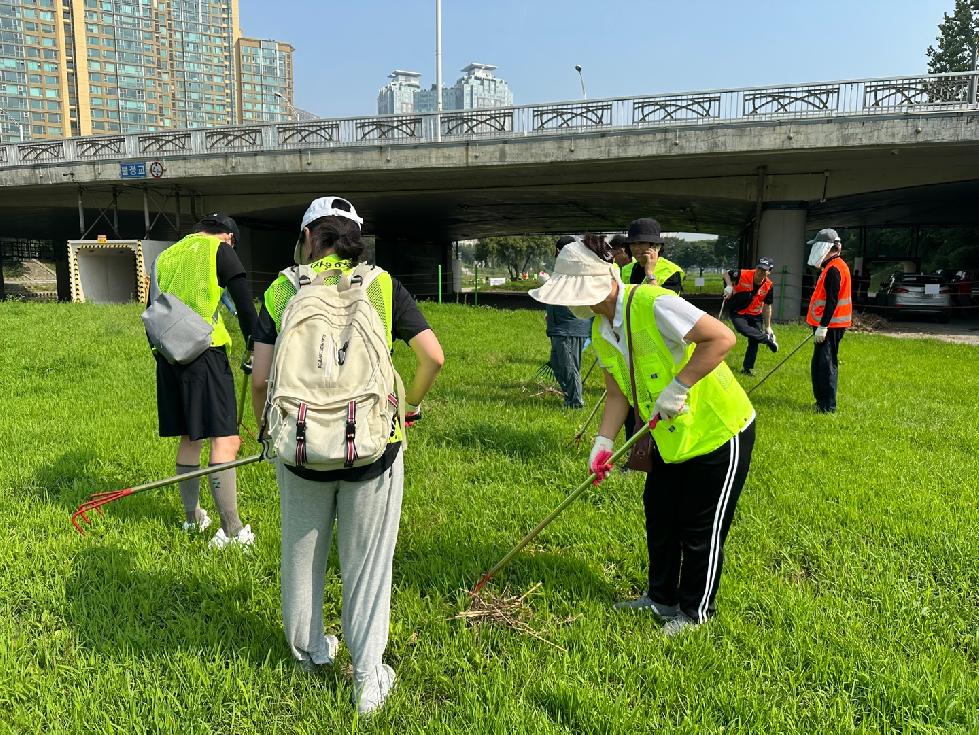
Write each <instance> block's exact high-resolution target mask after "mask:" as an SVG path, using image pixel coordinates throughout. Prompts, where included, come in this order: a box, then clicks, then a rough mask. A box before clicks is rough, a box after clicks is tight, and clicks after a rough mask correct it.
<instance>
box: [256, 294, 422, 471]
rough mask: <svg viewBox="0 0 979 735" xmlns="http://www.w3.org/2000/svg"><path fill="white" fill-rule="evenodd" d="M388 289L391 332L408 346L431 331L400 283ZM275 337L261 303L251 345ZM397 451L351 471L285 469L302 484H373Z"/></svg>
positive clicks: (272, 341)
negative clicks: (426, 331) (422, 334)
mask: <svg viewBox="0 0 979 735" xmlns="http://www.w3.org/2000/svg"><path fill="white" fill-rule="evenodd" d="M391 287H392V293H391V296H392V298H391V321H392V324H391V327H392V330H391V331H392V333H393V336H394V338H395V339H400V340H402V341H403V342H405V343H408V342H409V341H411V340H412V339H414V338H415V337H416V336H418V335H419V334H421V333H422V332H424V331H425V330H426V329H431V327H430V326H429V324H428V320H427V319H425V315H424V314H422V313H421V310H420V309H419V308H418V304H417V303H415V299H414V298H413V297H412V295H411V294H410V293H408V289H406V288H405V287H404V286H402V285H401V282H400V281H399V280H398V279H397V278H395V277H394V276H392V277H391ZM263 301H264V300H263ZM277 337H278V330H276V328H275V321H274V320H273V319H272V315H271V314H270V313H269V310H268V308H266V306H265V304H264V303H263V304H262V311H261V313H260V314H259V315H258V325H257V326H256V328H255V341H256V342H261V343H262V344H267V345H274V344H275V340H276V338H277ZM400 449H401V442H396V443H392V444H388V446H387V449H385V450H384V454H383V456H381V458H380V459H378V460H377V461H376V462H374V463H372V464H369V465H365V466H363V467H353V468H351V469H341V470H330V471H328V472H318V471H316V470H307V469H303V468H300V467H290V466H289V465H285V468H286V469H287V470H289V471H290V472H291V473H293V474H294V475H297V476H298V477H301V478H303V479H304V480H313V481H315V482H334V481H336V480H344V481H346V482H360V481H365V480H373V479H374V478H376V477H379V476H380V475H382V474H383V473H385V472H387V470H389V469H390V468H391V465H392V464H394V460H395V459H396V458H397V456H398V452H399V451H400Z"/></svg>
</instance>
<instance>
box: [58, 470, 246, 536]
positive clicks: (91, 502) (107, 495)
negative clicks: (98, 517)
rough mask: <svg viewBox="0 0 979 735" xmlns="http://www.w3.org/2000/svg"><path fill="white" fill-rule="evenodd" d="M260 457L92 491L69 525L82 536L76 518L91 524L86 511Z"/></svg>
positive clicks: (82, 531) (72, 515)
mask: <svg viewBox="0 0 979 735" xmlns="http://www.w3.org/2000/svg"><path fill="white" fill-rule="evenodd" d="M260 459H262V455H261V454H255V455H253V456H251V457H242V458H241V459H236V460H234V461H233V462H225V463H224V464H215V465H211V466H210V467H202V468H201V469H199V470H194V471H193V472H188V473H186V474H183V475H175V476H173V477H168V478H166V479H165V480H156V481H155V482H148V483H146V484H145V485H137V486H136V487H127V488H124V489H122V490H111V491H109V492H104V493H92V494H91V495H89V496H88V498H87V499H86V500H85V501H84V502H83V503H82V504H81V505H79V506H78V510H76V511H75V512H74V513H72V514H71V525H73V526H74V527H75V530H76V531H78V533H80V534H81V535H82V536H84V535H85V531H84V530H82V527H81V526H80V525H79V524H78V519H79V518H81V520H82V521H84V522H85V523H87V524H89V525H91V524H92V521H90V520H89V518H88V515H86V514H87V513H89V512H90V511H93V510H97V511H98V512H99V514H101V513H102V506H103V505H108V504H109V503H114V502H115V501H117V500H122V499H123V498H127V497H129V496H130V495H135V494H136V493H141V492H143V491H144V490H154V489H155V488H158V487H164V486H166V485H174V484H176V483H178V482H180V481H182V480H193V479H194V478H195V477H204V476H205V475H210V474H212V473H214V472H220V471H221V470H230V469H231V468H233V467H243V466H244V465H246V464H251V463H252V462H258V461H259V460H260Z"/></svg>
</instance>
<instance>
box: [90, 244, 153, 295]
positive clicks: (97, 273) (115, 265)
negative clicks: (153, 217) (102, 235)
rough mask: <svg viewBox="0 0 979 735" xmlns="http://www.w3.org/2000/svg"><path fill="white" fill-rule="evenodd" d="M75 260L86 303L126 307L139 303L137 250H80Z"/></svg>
mask: <svg viewBox="0 0 979 735" xmlns="http://www.w3.org/2000/svg"><path fill="white" fill-rule="evenodd" d="M75 257H76V258H78V276H79V278H80V279H81V288H82V293H83V294H84V297H85V303H88V304H123V303H127V302H130V301H135V300H136V298H137V294H138V292H139V285H138V284H137V282H136V272H137V264H136V253H135V252H134V251H132V250H129V249H128V248H119V249H112V250H85V249H80V250H79V251H78V252H77V253H76V256H75Z"/></svg>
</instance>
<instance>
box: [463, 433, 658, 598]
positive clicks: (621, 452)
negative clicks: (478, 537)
mask: <svg viewBox="0 0 979 735" xmlns="http://www.w3.org/2000/svg"><path fill="white" fill-rule="evenodd" d="M657 423H659V416H654V417H653V418H652V420H651V421H650V422H649V423H648V424H646V425H645V426H643V427H642V428H641V429H640V430H639V431H637V432H636V433H635V434H633V435H632V437H631V438H630V439H629V440H628V441H627V442H626V443H625V444H623V445H622V446H621V447H619V449H618V451H616V452H615V453H614V454H613V455H612V456H611V458H609V464H615V462H617V461H618V460H619V459H621V458H622V457H624V456H625V455H626V454H627V453H628V452H629V451H630V450H631V449H632V447H633V445H635V443H636V442H638V441H639V440H640V439H642V438H643V437H644V436H646V434H648V433H649V432H650V431H651V430H652V429H655V428H656V424H657ZM597 479H598V477H597V476H596V475H595V473H594V472H592V473H591V474H590V475H588V479H587V480H585V481H584V482H582V483H581V484H580V485H578V487H576V488H575V489H574V491H572V493H571V494H570V495H569V496H568V497H566V498H565V499H564V500H563V501H562V502H561V504H560V505H559V506H558V507H557V508H555V509H554V510H552V511H551V512H550V513H548V514H547V517H546V518H545V519H544V520H542V521H541V522H540V523H538V524H537V525H536V526H535V527H534V530H533V531H531V532H530V533H528V534H527V535H526V536H524V537H523V538H522V539H520V542H519V543H518V544H517V545H516V546H514V547H513V548H512V549H510V551H508V552H507V554H506V556H504V557H503V558H502V559H500V560H499V561H498V562H497V563H496V564H495V565H494V566H493V568H492V569H490V570H489V571H488V572H486V574H484V575H483V576H482V578H481V579H480V580H479V581H478V582H477V583H476V586H475V587H473V588H472V592H470V593H469V594H471V595H475V594H478V593H479V591H480V590H481V589H482V588H483V587H485V586H486V583H487V582H489V581H490V580H491V579H492V578H493V575H495V574H496V573H497V572H498V571H500V570H501V569H502V568H503V567H505V566H506V565H507V564H509V563H510V561H511V560H512V559H513V557H515V556H516V555H517V554H519V553H520V552H521V551H522V550H523V548H524V547H525V546H526V545H527V544H529V543H530V542H531V541H533V540H534V539H535V538H537V536H538V534H540V532H541V531H543V530H544V529H545V528H547V526H548V525H549V524H550V522H551V521H553V520H554V519H555V518H557V517H558V516H559V515H561V513H562V512H563V511H564V509H565V508H567V507H568V506H569V505H571V503H573V502H574V501H575V500H576V499H577V498H578V496H579V495H581V494H582V493H583V492H585V490H587V489H588V487H589V486H590V485H592V484H593V483H594V482H595V481H596V480H597Z"/></svg>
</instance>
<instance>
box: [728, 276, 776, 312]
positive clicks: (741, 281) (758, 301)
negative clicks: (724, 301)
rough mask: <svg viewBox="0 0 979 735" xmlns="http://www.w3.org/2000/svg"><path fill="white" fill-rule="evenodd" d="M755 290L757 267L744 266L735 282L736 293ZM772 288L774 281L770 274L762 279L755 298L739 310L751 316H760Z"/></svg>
mask: <svg viewBox="0 0 979 735" xmlns="http://www.w3.org/2000/svg"><path fill="white" fill-rule="evenodd" d="M754 290H755V269H754V268H751V269H748V268H742V269H741V275H740V276H738V282H737V283H736V284H734V293H751V292H752V291H754ZM771 290H772V281H771V279H770V278H768V276H765V280H764V281H762V283H761V286H759V287H758V293H756V294H755V296H754V298H752V299H751V301H750V302H749V303H748V305H747V306H746V307H745V308H743V309H741V311H739V312H738V313H739V314H747V315H749V316H759V315H761V312H762V310H763V309H764V308H765V297H766V296H768V292H769V291H771Z"/></svg>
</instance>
